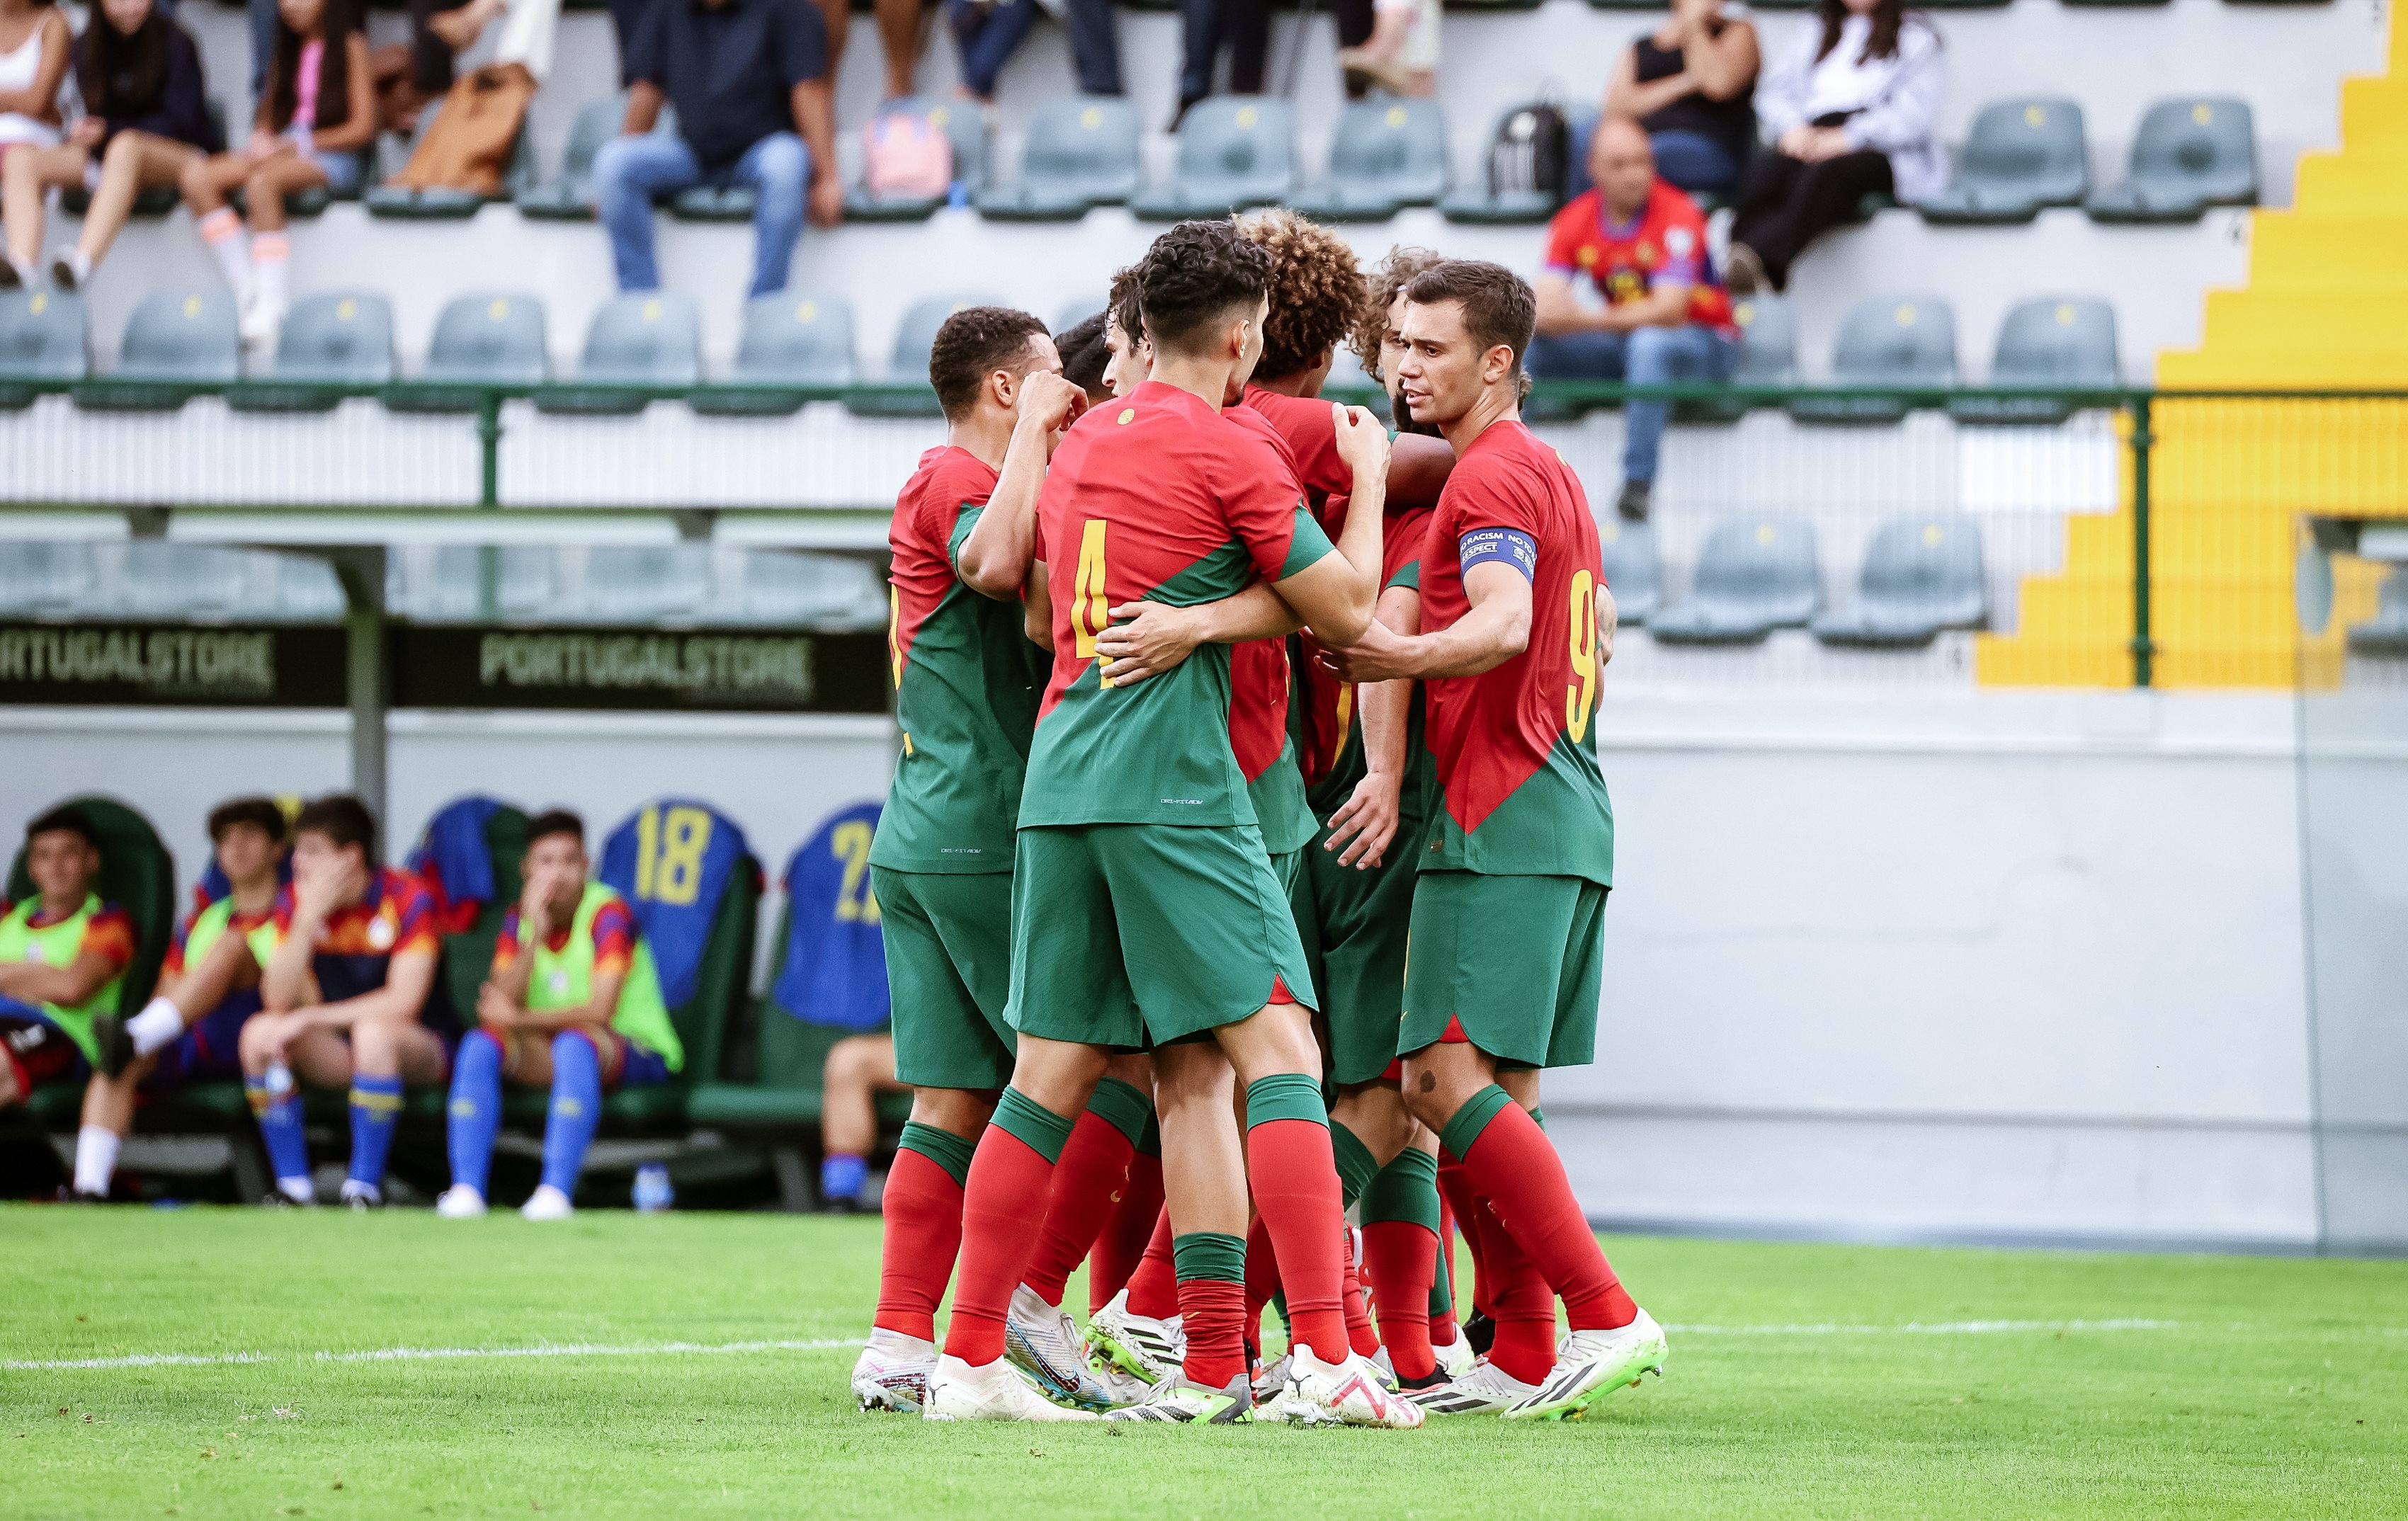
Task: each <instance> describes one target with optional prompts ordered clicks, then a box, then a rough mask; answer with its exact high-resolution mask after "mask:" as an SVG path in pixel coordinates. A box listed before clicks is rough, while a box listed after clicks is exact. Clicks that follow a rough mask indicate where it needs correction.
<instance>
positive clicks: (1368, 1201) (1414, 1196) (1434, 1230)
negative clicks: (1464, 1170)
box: [1363, 1146, 1438, 1236]
mask: <svg viewBox="0 0 2408 1521" xmlns="http://www.w3.org/2000/svg"><path fill="white" fill-rule="evenodd" d="M1375 1220H1400V1221H1403V1222H1404V1223H1406V1224H1408V1225H1415V1226H1420V1227H1424V1228H1425V1229H1426V1230H1428V1231H1429V1233H1430V1234H1431V1235H1433V1236H1435V1235H1437V1234H1438V1158H1437V1157H1435V1156H1432V1155H1430V1154H1429V1153H1427V1152H1419V1151H1415V1150H1413V1149H1412V1147H1411V1146H1408V1147H1406V1148H1405V1149H1404V1150H1403V1151H1400V1152H1398V1154H1397V1159H1396V1160H1395V1161H1393V1162H1391V1163H1389V1164H1388V1165H1387V1166H1386V1167H1383V1168H1382V1169H1380V1172H1379V1175H1378V1176H1377V1177H1375V1178H1373V1179H1372V1180H1371V1184H1370V1186H1369V1187H1368V1188H1366V1189H1364V1190H1363V1223H1364V1224H1365V1225H1367V1226H1368V1225H1369V1224H1371V1223H1372V1222H1373V1221H1375Z"/></svg>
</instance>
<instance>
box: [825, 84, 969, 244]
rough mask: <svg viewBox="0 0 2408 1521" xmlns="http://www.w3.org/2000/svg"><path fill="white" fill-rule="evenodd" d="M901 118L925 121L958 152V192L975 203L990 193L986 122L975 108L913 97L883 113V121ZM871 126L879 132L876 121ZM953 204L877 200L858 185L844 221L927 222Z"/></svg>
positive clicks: (847, 199)
mask: <svg viewBox="0 0 2408 1521" xmlns="http://www.w3.org/2000/svg"><path fill="white" fill-rule="evenodd" d="M897 114H900V115H910V116H921V117H925V118H926V119H927V122H928V124H929V125H930V126H932V127H934V128H936V129H937V130H938V131H939V132H942V133H943V134H944V135H945V137H946V140H947V141H949V142H950V143H951V144H952V145H953V189H956V190H958V191H960V192H961V194H963V195H965V196H968V197H972V198H975V197H976V196H977V195H978V194H979V193H980V192H981V191H982V190H984V189H985V188H986V116H985V113H984V112H982V111H981V110H980V109H979V108H978V107H977V106H976V105H974V104H971V103H968V102H964V101H958V100H938V99H935V98H933V97H931V96H927V95H913V96H911V97H910V99H907V100H897V101H892V102H890V103H888V104H886V105H884V106H881V107H880V108H878V115H879V116H881V117H884V116H890V115H897ZM872 126H873V127H874V126H875V122H874V121H873V122H872ZM865 130H868V129H865ZM950 198H951V196H950V195H949V194H948V195H895V194H887V195H881V194H872V193H871V191H870V190H869V188H868V187H867V186H866V185H854V186H853V187H852V188H851V189H850V190H847V191H846V192H845V193H844V219H845V220H846V221H847V222H925V221H927V220H928V219H929V218H930V217H933V216H935V215H936V214H937V208H939V207H940V206H943V205H944V204H945V203H946V202H947V201H948V200H949V199H950Z"/></svg>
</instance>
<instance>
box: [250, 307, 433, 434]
mask: <svg viewBox="0 0 2408 1521" xmlns="http://www.w3.org/2000/svg"><path fill="white" fill-rule="evenodd" d="M393 376H394V362H393V305H392V303H390V302H388V301H387V300H385V298H384V297H383V296H380V295H372V294H365V293H337V294H330V295H309V296H304V297H302V298H301V299H300V300H299V301H297V302H295V303H294V307H293V311H292V313H291V315H289V316H287V317H286V318H285V319H284V329H283V332H282V333H281V334H279V336H278V338H277V341H276V368H275V371H274V372H273V375H272V378H271V382H270V383H269V384H266V385H258V386H249V387H246V388H245V389H243V390H241V391H238V392H236V393H234V395H233V396H232V397H231V398H230V400H229V405H231V406H232V407H233V408H234V409H236V410H237V411H250V412H331V411H333V410H334V409H335V407H336V405H337V402H339V401H340V399H341V397H340V395H338V394H337V393H336V392H335V391H332V390H329V389H326V388H328V387H335V386H340V387H344V388H347V389H349V388H353V387H359V386H381V385H384V384H387V383H388V382H390V381H391V380H393Z"/></svg>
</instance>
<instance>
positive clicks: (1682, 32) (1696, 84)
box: [1605, 0, 1761, 195]
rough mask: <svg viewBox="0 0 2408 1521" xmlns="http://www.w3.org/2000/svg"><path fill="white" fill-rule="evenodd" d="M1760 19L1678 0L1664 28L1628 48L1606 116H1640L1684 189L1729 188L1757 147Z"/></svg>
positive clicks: (1708, 2)
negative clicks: (1754, 96) (1754, 100)
mask: <svg viewBox="0 0 2408 1521" xmlns="http://www.w3.org/2000/svg"><path fill="white" fill-rule="evenodd" d="M1760 62H1761V58H1760V54H1759V53H1758V51H1757V43H1756V23H1755V22H1753V21H1751V20H1749V19H1748V15H1747V8H1746V7H1744V6H1742V5H1739V4H1737V3H1736V0H1733V3H1732V4H1730V5H1728V6H1725V5H1724V4H1723V3H1722V0H1674V3H1673V6H1672V14H1671V15H1670V17H1669V18H1667V19H1666V20H1665V22H1664V23H1663V24H1662V25H1661V26H1658V27H1656V30H1655V31H1653V32H1650V33H1648V34H1647V35H1646V36H1642V37H1640V38H1639V39H1638V40H1637V41H1635V42H1633V43H1631V45H1630V46H1629V47H1627V48H1626V49H1624V50H1623V52H1622V59H1621V61H1620V62H1619V63H1617V64H1615V65H1613V79H1610V80H1609V81H1607V83H1606V87H1605V114H1606V115H1608V116H1627V117H1633V118H1636V119H1637V121H1638V122H1639V124H1640V125H1641V126H1642V127H1645V128H1646V129H1647V136H1648V138H1649V140H1650V141H1652V142H1653V143H1654V144H1655V146H1656V173H1657V174H1659V175H1662V176H1663V177H1664V178H1665V179H1668V180H1670V181H1671V182H1672V183H1673V184H1675V185H1678V186H1680V187H1681V188H1682V189H1683V190H1685V191H1689V192H1691V193H1693V194H1694V193H1696V192H1699V191H1707V192H1711V193H1713V194H1717V195H1724V194H1729V193H1730V190H1731V187H1732V186H1734V185H1736V184H1738V183H1739V176H1740V170H1741V169H1742V168H1744V167H1745V166H1746V165H1747V159H1748V153H1749V151H1751V150H1752V149H1754V148H1755V147H1756V108H1755V106H1754V105H1753V104H1752V103H1751V102H1750V101H1749V99H1748V96H1749V94H1750V93H1752V92H1753V91H1754V90H1755V89H1756V68H1757V66H1758V65H1759V63H1760Z"/></svg>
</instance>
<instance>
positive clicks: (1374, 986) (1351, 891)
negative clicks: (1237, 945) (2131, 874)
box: [1297, 825, 1413, 1083]
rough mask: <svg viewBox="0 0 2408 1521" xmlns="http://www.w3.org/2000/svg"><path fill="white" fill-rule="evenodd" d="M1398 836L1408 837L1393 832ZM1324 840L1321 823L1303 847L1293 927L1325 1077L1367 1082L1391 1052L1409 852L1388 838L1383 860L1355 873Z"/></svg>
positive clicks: (1407, 908) (1406, 922)
mask: <svg viewBox="0 0 2408 1521" xmlns="http://www.w3.org/2000/svg"><path fill="white" fill-rule="evenodd" d="M1397 838H1398V840H1400V841H1401V840H1405V839H1410V838H1411V836H1409V835H1408V834H1407V833H1406V832H1405V831H1402V830H1399V831H1398V837H1397ZM1328 839H1329V830H1328V827H1327V826H1326V825H1324V826H1323V828H1322V831H1321V833H1320V835H1319V836H1318V837H1316V838H1315V839H1314V840H1313V842H1312V845H1311V846H1310V847H1308V848H1307V849H1306V851H1305V852H1304V856H1305V863H1304V881H1303V882H1301V883H1300V884H1299V886H1298V888H1297V930H1298V932H1299V933H1300V934H1301V935H1302V937H1303V940H1304V945H1305V964H1306V966H1307V967H1308V968H1310V969H1311V970H1312V985H1313V986H1314V987H1316V988H1319V989H1320V990H1321V1012H1322V1016H1323V1018H1324V1020H1325V1021H1326V1023H1327V1025H1328V1027H1329V1076H1330V1078H1331V1079H1332V1080H1333V1081H1335V1082H1339V1083H1369V1082H1370V1081H1371V1080H1372V1079H1374V1078H1376V1077H1378V1076H1379V1075H1380V1074H1381V1073H1383V1072H1384V1071H1386V1070H1387V1069H1388V1064H1389V1063H1390V1062H1392V1061H1394V1060H1396V1057H1397V1024H1398V1016H1399V1015H1400V1014H1401V1013H1402V1012H1403V1004H1404V995H1405V944H1406V934H1405V932H1406V930H1407V928H1408V927H1409V926H1410V923H1411V919H1412V906H1413V858H1412V856H1413V853H1412V851H1411V850H1410V849H1404V850H1399V849H1398V848H1397V846H1396V845H1395V844H1391V845H1390V846H1389V847H1388V855H1387V859H1386V860H1385V861H1384V862H1383V863H1382V864H1381V865H1379V866H1377V867H1374V868H1371V869H1370V870H1369V871H1358V870H1356V869H1355V868H1353V867H1351V866H1340V864H1339V862H1338V853H1337V852H1335V851H1330V850H1325V849H1323V846H1324V845H1326V843H1327V842H1328Z"/></svg>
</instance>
